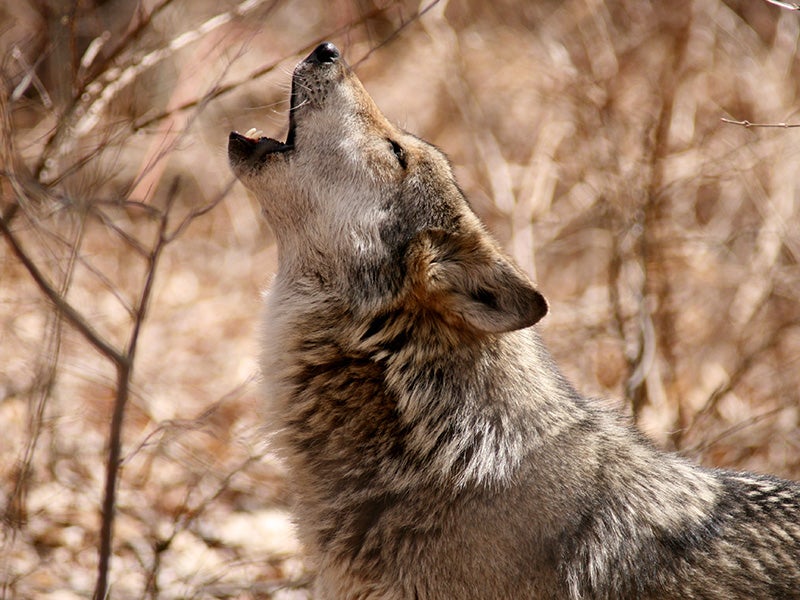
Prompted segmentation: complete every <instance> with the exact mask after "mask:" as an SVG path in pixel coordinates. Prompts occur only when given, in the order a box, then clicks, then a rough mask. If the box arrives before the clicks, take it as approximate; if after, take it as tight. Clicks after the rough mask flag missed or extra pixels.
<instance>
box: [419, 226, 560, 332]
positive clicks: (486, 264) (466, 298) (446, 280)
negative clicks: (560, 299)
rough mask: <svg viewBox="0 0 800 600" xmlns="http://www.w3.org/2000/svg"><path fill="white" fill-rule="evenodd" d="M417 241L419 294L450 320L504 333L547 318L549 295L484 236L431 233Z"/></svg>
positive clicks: (477, 232)
mask: <svg viewBox="0 0 800 600" xmlns="http://www.w3.org/2000/svg"><path fill="white" fill-rule="evenodd" d="M415 242H416V243H415V244H414V246H415V248H414V251H413V252H412V254H413V255H414V263H415V267H416V268H414V269H412V272H414V273H415V275H416V279H417V281H416V285H415V289H416V290H417V291H418V294H417V295H418V297H420V300H422V302H423V303H424V304H425V305H427V307H428V308H430V309H432V310H433V311H435V312H437V313H439V314H441V315H442V316H443V317H444V318H445V319H446V320H448V321H452V322H454V323H455V324H456V325H459V324H460V325H462V326H463V325H466V326H467V327H469V328H471V329H474V330H476V331H477V332H482V333H501V332H504V331H513V330H515V329H522V328H524V327H529V326H531V325H533V324H534V323H536V322H538V321H539V320H540V319H541V318H542V317H544V316H545V315H546V314H547V301H546V300H545V299H544V296H542V295H541V294H540V293H539V292H537V291H536V289H535V288H534V287H533V283H531V281H530V280H529V279H528V277H527V276H526V275H525V274H524V273H523V272H522V271H520V270H519V268H518V267H516V266H515V265H514V264H513V263H511V261H510V260H508V259H507V258H506V257H505V256H504V255H503V254H502V253H501V252H500V251H499V250H497V249H496V248H495V247H494V244H493V243H492V242H491V241H490V240H488V239H487V238H486V235H485V234H484V233H483V232H479V231H475V232H472V231H470V232H467V233H452V232H446V231H442V230H428V231H425V232H423V233H421V234H420V235H419V236H418V237H417V239H416V240H415Z"/></svg>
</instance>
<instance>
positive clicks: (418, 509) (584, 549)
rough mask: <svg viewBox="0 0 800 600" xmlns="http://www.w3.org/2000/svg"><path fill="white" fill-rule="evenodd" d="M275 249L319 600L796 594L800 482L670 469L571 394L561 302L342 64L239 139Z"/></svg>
mask: <svg viewBox="0 0 800 600" xmlns="http://www.w3.org/2000/svg"><path fill="white" fill-rule="evenodd" d="M228 153H229V159H230V163H231V165H232V168H233V170H234V172H235V173H236V175H237V176H238V178H239V180H240V181H241V182H242V183H243V184H244V185H245V186H246V187H247V188H248V189H249V190H251V191H252V192H253V193H254V194H255V196H256V197H257V198H258V200H259V202H260V204H261V206H262V208H263V211H264V214H265V215H266V218H267V220H268V221H269V223H270V224H271V226H272V228H273V230H274V232H275V236H276V238H277V243H278V253H279V266H278V272H277V275H276V277H275V280H274V282H273V284H272V286H271V290H270V292H269V295H268V297H267V300H266V320H265V326H264V331H263V339H262V348H263V354H262V359H261V363H262V370H263V376H264V396H265V399H266V400H265V401H266V403H267V411H266V414H267V419H268V426H269V428H270V429H271V430H272V441H273V444H274V447H275V448H276V449H277V450H278V451H279V452H280V453H281V455H282V456H283V458H284V459H285V461H286V464H287V467H288V469H289V473H290V478H291V485H292V488H293V492H294V498H295V502H296V505H295V510H294V517H295V520H296V523H297V528H298V531H299V535H300V537H301V540H302V542H303V544H304V545H305V548H306V550H307V553H308V556H309V560H310V561H311V564H312V565H313V568H314V570H315V571H316V574H317V575H316V581H315V587H314V592H315V595H316V597H318V598H321V599H352V600H356V599H359V600H366V599H376V600H377V599H381V600H401V599H409V600H411V599H416V600H433V599H469V598H474V599H480V600H489V599H544V598H552V599H570V600H579V599H586V600H588V599H608V600H611V599H615V600H616V599H634V598H636V599H676V600H677V599H682V600H686V599H693V598H697V599H700V598H702V599H711V598H714V599H726V600H731V599H742V600H744V599H754V598H755V599H760V598H776V599H777V598H782V599H786V598H800V484H797V483H793V482H788V481H783V480H780V479H777V478H774V477H770V476H763V475H753V474H748V473H736V472H730V471H722V470H710V469H705V468H701V467H699V466H696V465H693V464H690V463H688V462H686V461H684V460H682V459H681V458H679V457H676V456H674V455H670V454H666V453H663V452H661V451H659V450H657V449H656V448H654V447H653V445H652V444H651V443H650V442H648V441H647V440H646V439H644V438H643V436H642V435H641V434H640V433H638V432H637V431H636V430H635V429H634V428H633V427H632V426H631V425H630V424H629V423H628V422H627V421H626V420H625V419H624V418H623V417H622V416H621V415H618V414H616V413H615V412H613V411H612V410H610V409H608V408H606V407H603V406H600V405H599V404H598V403H596V402H592V401H591V400H589V399H587V398H584V397H583V396H581V395H580V394H579V393H578V392H576V391H575V389H573V387H572V386H571V385H570V384H569V383H568V382H567V381H566V380H565V379H564V377H563V376H562V375H561V374H560V372H559V371H558V369H557V368H556V367H555V365H554V364H553V362H552V360H551V359H550V357H549V355H548V353H547V351H546V350H545V348H544V347H543V345H542V343H541V341H540V339H539V336H538V335H537V333H536V331H535V329H534V328H533V327H532V325H534V324H535V323H536V322H537V321H539V320H540V319H541V318H542V317H544V315H545V314H546V313H547V309H548V307H547V303H546V301H545V299H544V298H543V296H542V295H541V294H540V293H539V292H538V291H537V290H536V288H535V287H534V286H533V284H532V283H531V281H530V280H529V279H528V278H527V277H526V275H525V274H524V273H523V272H522V271H521V270H520V269H519V268H518V267H517V266H515V265H514V263H513V262H511V260H510V259H509V258H508V257H507V256H506V255H505V254H504V253H503V252H502V251H501V250H500V248H499V247H498V244H497V243H496V242H495V241H494V240H493V239H492V238H491V237H490V236H489V235H488V234H487V232H486V231H485V229H484V227H483V226H482V225H481V223H480V222H479V220H478V219H477V217H476V216H475V214H474V213H473V212H472V210H471V209H470V207H469V205H468V203H467V201H466V200H465V198H464V196H463V194H462V192H461V191H460V189H459V188H458V185H457V184H456V182H455V179H454V177H453V172H452V169H451V167H450V165H449V163H448V161H447V159H446V157H445V156H444V155H443V154H442V153H441V152H440V151H439V150H437V149H436V148H434V147H433V146H431V145H430V144H427V143H425V142H424V141H422V140H420V139H418V138H416V137H414V136H413V135H411V134H409V133H407V132H406V131H403V130H402V129H399V128H397V127H396V126H394V125H392V124H391V123H389V122H388V121H387V120H386V118H385V117H384V116H383V115H382V114H381V112H380V111H379V110H378V108H377V107H376V106H375V104H374V103H373V101H372V99H371V98H370V96H369V95H368V94H367V92H366V91H365V90H364V87H363V86H362V85H361V83H360V82H359V80H358V79H357V78H356V76H355V75H354V74H353V72H352V71H351V70H350V68H349V67H348V66H347V64H346V63H345V61H344V60H343V58H342V56H341V54H340V53H339V51H338V50H337V49H336V47H335V46H334V45H333V44H330V43H324V44H321V45H320V46H319V47H317V48H316V49H315V50H314V51H313V52H312V53H311V54H310V55H309V56H308V57H307V58H306V59H305V60H303V61H302V62H301V63H300V64H299V65H298V66H297V68H296V69H295V71H294V76H293V80H292V94H291V111H290V126H289V134H288V138H287V140H286V142H285V143H283V142H279V141H276V140H274V139H270V138H267V137H261V138H258V139H256V138H252V137H248V136H245V135H240V134H238V133H236V132H233V133H231V134H230V139H229V146H228Z"/></svg>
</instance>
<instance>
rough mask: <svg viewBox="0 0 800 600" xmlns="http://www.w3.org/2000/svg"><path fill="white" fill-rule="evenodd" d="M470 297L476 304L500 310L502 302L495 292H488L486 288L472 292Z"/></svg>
mask: <svg viewBox="0 0 800 600" xmlns="http://www.w3.org/2000/svg"><path fill="white" fill-rule="evenodd" d="M469 295H470V297H471V298H472V299H474V300H475V301H476V302H480V303H481V304H485V305H486V306H488V307H489V308H491V309H492V310H499V309H500V301H499V300H498V298H497V296H496V295H495V294H494V292H492V291H491V290H487V289H486V288H478V289H477V290H474V291H472V292H470V294H469Z"/></svg>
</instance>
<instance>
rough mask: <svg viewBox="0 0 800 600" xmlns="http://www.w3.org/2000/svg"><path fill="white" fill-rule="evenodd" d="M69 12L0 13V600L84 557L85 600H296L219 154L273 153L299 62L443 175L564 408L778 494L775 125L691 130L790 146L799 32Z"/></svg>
mask: <svg viewBox="0 0 800 600" xmlns="http://www.w3.org/2000/svg"><path fill="white" fill-rule="evenodd" d="M12 4H13V7H12V6H11V5H12ZM96 4H97V5H98V6H95V2H94V1H93V0H82V1H80V2H77V3H71V2H58V1H55V0H53V1H44V0H42V1H41V2H34V3H30V4H26V3H6V5H3V6H0V23H3V26H2V28H0V49H1V50H2V53H1V54H0V55H1V56H3V57H4V58H3V61H2V65H1V66H2V73H0V75H2V80H1V81H0V85H2V89H0V103H1V104H0V117H2V121H1V122H0V127H2V132H1V133H0V156H1V157H2V158H0V168H2V174H1V176H0V213H1V214H2V225H3V227H2V230H3V232H4V233H3V235H2V237H3V238H4V239H3V240H2V241H0V248H2V250H0V423H2V426H3V427H2V429H3V435H2V438H0V494H2V496H1V497H0V498H1V502H0V511H2V515H3V527H2V531H0V590H2V591H1V592H0V597H2V598H34V597H36V598H58V599H66V598H88V597H91V596H92V595H93V594H95V593H96V591H97V590H98V589H104V588H105V585H106V584H105V582H103V581H100V583H98V581H99V579H98V572H103V571H104V570H105V569H104V568H103V566H102V562H101V563H100V565H99V564H98V560H99V559H98V557H99V556H100V557H104V555H105V557H108V558H110V562H109V569H110V570H109V578H108V584H109V587H108V589H109V592H110V596H111V597H114V598H177V597H188V598H191V597H197V598H207V597H220V598H221V597H226V598H227V597H235V598H270V597H274V598H278V597H281V598H287V597H304V592H303V587H304V584H305V581H306V577H307V575H306V573H305V572H304V569H303V564H302V559H301V557H300V555H299V549H298V547H297V544H296V542H295V540H294V538H293V537H292V533H291V528H290V525H289V521H288V518H287V494H286V490H285V486H284V473H283V472H282V470H281V467H280V465H279V464H278V463H277V462H276V461H275V460H274V457H272V456H271V455H270V454H269V451H268V449H267V448H265V447H264V444H263V441H262V438H261V435H260V432H259V417H258V399H257V390H256V386H255V385H254V378H255V373H256V366H255V356H256V354H257V350H256V348H255V337H256V336H255V332H256V330H257V327H258V312H259V289H260V288H261V287H262V286H263V285H265V284H266V283H267V282H268V281H269V277H270V273H271V272H272V271H273V270H274V266H275V249H274V244H273V238H272V235H271V233H270V232H269V230H268V229H267V228H266V226H265V224H264V223H263V222H262V221H261V219H260V217H259V215H258V210H257V208H256V207H255V206H254V204H253V202H252V201H251V200H250V199H249V198H248V197H247V195H246V194H245V192H244V190H243V189H242V188H241V187H240V186H238V185H234V184H233V182H232V175H231V174H230V172H229V170H228V167H227V164H226V158H225V145H226V137H227V133H228V131H229V130H230V129H239V130H240V131H243V130H247V129H248V128H250V127H251V126H256V127H259V128H261V129H264V130H265V132H266V133H267V134H268V135H272V136H280V135H281V134H282V133H283V132H285V129H286V123H287V117H286V109H287V100H288V98H287V96H288V94H287V89H288V81H289V75H288V72H289V71H290V69H291V68H292V67H293V65H294V63H295V62H296V61H297V60H298V59H299V58H300V57H301V56H302V55H303V54H304V53H305V52H307V51H308V49H310V48H311V47H313V46H314V45H315V44H316V43H317V42H318V41H320V40H322V39H331V40H332V41H334V42H336V43H337V44H338V45H339V46H340V47H341V48H343V50H344V52H345V55H346V56H347V58H348V59H349V60H350V62H351V63H354V64H357V68H358V72H359V74H360V75H361V76H362V79H363V80H364V82H365V84H366V86H367V88H368V89H369V90H370V91H371V92H372V93H373V95H374V97H375V99H376V100H377V102H378V104H379V105H380V106H381V107H382V108H383V109H384V110H385V112H386V113H387V114H388V115H389V116H390V117H391V118H392V119H393V120H395V121H397V122H399V123H400V124H401V125H403V126H405V127H406V128H408V129H409V130H411V131H413V132H415V133H417V134H419V135H421V136H423V137H425V138H427V139H429V140H431V141H433V142H435V143H436V144H437V145H439V146H440V147H442V148H443V149H444V150H445V151H447V152H448V153H449V154H450V156H451V158H452V159H453V162H454V165H455V168H456V171H457V173H458V176H459V178H460V181H461V183H462V186H463V188H464V189H465V191H466V192H467V194H468V196H469V197H470V198H471V200H472V202H473V205H474V207H475V209H476V211H477V212H478V213H479V214H480V215H481V216H482V217H483V218H484V219H485V221H486V222H487V223H488V224H489V226H490V228H491V229H492V230H493V231H494V232H495V233H496V235H497V236H498V238H499V239H500V240H501V241H502V242H503V243H504V244H505V245H506V246H507V247H508V249H509V251H510V252H511V253H512V254H513V255H514V256H515V257H516V258H517V260H518V261H519V262H520V263H521V264H522V265H523V266H524V268H525V269H526V270H528V271H529V272H530V273H531V274H533V275H535V277H536V279H537V281H538V282H539V286H540V288H541V290H542V291H543V292H544V294H545V295H546V296H547V297H548V299H549V300H550V303H551V307H552V312H551V314H550V315H549V316H548V317H547V318H546V319H545V321H544V323H543V332H544V335H545V338H546V339H547V341H548V343H549V345H550V346H551V348H552V349H553V351H554V353H555V354H556V356H557V359H558V360H559V362H560V364H561V365H562V366H563V368H564V370H565V371H566V372H567V374H568V375H569V376H570V378H572V379H573V380H574V381H575V382H576V384H577V385H578V387H579V388H580V389H582V390H584V391H586V392H587V393H590V394H595V395H598V396H602V397H606V398H612V399H619V400H620V401H621V402H622V403H623V408H624V409H625V410H629V411H630V412H631V414H632V415H633V416H634V417H635V418H636V419H637V420H638V422H639V423H640V424H641V426H642V427H643V428H645V429H646V430H647V431H648V432H649V433H650V434H651V435H652V436H653V437H654V438H656V439H657V441H658V442H659V443H660V444H662V445H663V446H665V447H667V448H671V449H675V450H678V451H681V452H683V453H685V454H687V455H689V456H692V457H694V458H696V459H698V460H700V461H701V462H703V463H705V464H714V465H720V466H730V467H737V468H747V469H753V470H758V471H769V472H774V473H778V474H780V475H783V476H787V477H795V478H800V435H799V434H800V413H799V412H798V406H800V402H799V401H800V392H799V391H798V390H800V304H799V303H798V298H800V267H799V266H798V259H800V226H798V217H799V216H800V215H798V211H800V188H798V183H797V181H798V180H797V175H796V173H797V165H798V164H799V163H800V152H798V148H800V145H799V144H798V137H797V136H798V135H800V130H798V129H792V128H760V127H744V126H741V125H735V124H730V123H725V122H722V121H721V119H722V118H727V119H731V120H734V121H744V120H746V121H748V122H750V123H767V124H778V123H784V122H785V123H788V124H795V123H799V122H800V114H798V106H800V101H799V100H798V97H797V94H798V87H799V86H800V64H799V63H798V58H797V57H798V47H797V45H798V40H799V39H800V17H799V16H798V14H797V13H796V12H792V11H787V10H782V9H781V8H780V7H778V6H774V5H772V4H770V3H767V2H763V3H754V2H751V1H748V0H741V1H739V2H737V1H734V0H731V1H729V2H723V1H719V0H711V1H704V2H689V1H688V0H681V1H680V2H669V3H666V2H664V3H641V2H634V1H632V0H606V1H605V2H601V1H599V0H566V1H560V0H559V1H555V0H553V1H542V2H537V3H531V2H513V1H511V0H501V1H499V2H493V3H485V2H481V1H480V0H472V1H470V2H465V3H455V2H453V3H447V2H438V3H435V2H434V3H432V6H431V4H429V3H427V2H423V3H422V4H421V5H416V4H412V3H407V2H393V1H391V0H389V1H386V2H377V1H376V2H369V1H367V0H352V1H348V0H337V1H336V2H333V3H331V2H322V1H321V0H320V1H318V2H297V1H288V0H287V1H284V2H279V1H274V0H273V1H268V0H249V1H247V2H242V3H237V2H233V1H227V2H211V1H210V0H205V1H199V2H194V1H193V2H189V1H188V0H174V1H172V0H148V1H146V2H142V3H141V5H138V4H136V3H134V2H125V1H123V0H120V1H117V2H105V3H99V2H97V3H96ZM428 6H431V8H430V10H428V11H427V12H425V14H424V15H422V16H421V17H420V18H416V16H415V15H416V14H417V13H418V11H420V10H422V9H425V8H427V7H428ZM62 7H65V8H63V9H62ZM106 31H108V32H109V33H108V34H104V32H106ZM387 40H388V41H387ZM384 41H386V43H384ZM95 50H96V53H95ZM92 53H94V56H93V57H92ZM15 245H16V246H15ZM32 273H34V274H38V277H39V280H38V282H37V281H36V280H35V278H34V277H32ZM115 415H116V416H115ZM122 417H124V420H123V419H122ZM115 431H116V432H119V433H120V434H121V435H120V439H119V444H115V443H114V435H113V434H114V432H115ZM115 448H118V449H119V451H120V455H119V461H117V460H114V456H113V451H114V449H115ZM110 452H111V454H110ZM109 457H111V461H110V464H111V468H110V469H107V465H108V463H109ZM109 474H111V475H112V476H113V477H117V478H118V479H117V480H116V481H113V477H112V481H111V483H112V485H111V488H110V490H109V487H108V484H109ZM109 491H111V492H113V494H110V493H109ZM104 502H105V503H106V506H109V504H108V503H109V502H111V503H112V504H113V506H115V508H116V511H115V513H114V514H115V515H116V519H115V527H114V535H113V538H112V537H111V536H109V535H107V534H108V533H110V529H109V528H108V525H109V524H110V519H108V518H106V519H103V518H102V508H103V506H104ZM105 514H106V515H108V514H110V513H109V511H108V510H106V511H105ZM104 523H105V529H104V527H103V524H104ZM104 539H106V540H107V541H108V542H110V545H109V546H108V552H105V551H102V550H101V551H100V552H98V548H103V540H104ZM100 579H102V577H101V578H100Z"/></svg>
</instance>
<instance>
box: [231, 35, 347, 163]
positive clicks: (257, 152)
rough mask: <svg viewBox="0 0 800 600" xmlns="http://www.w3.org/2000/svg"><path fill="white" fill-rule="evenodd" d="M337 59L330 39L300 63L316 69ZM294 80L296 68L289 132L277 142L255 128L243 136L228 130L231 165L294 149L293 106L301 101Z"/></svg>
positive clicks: (335, 49) (334, 47)
mask: <svg viewBox="0 0 800 600" xmlns="http://www.w3.org/2000/svg"><path fill="white" fill-rule="evenodd" d="M340 58H341V54H340V53H339V50H338V48H336V46H334V45H333V44H331V43H330V42H324V43H322V44H320V45H319V46H317V47H316V49H315V50H314V51H313V52H312V53H311V54H309V55H308V56H307V57H306V59H305V60H304V61H303V62H302V63H301V65H305V66H308V67H314V68H316V67H321V66H324V65H330V64H333V63H335V62H337V61H339V59H340ZM297 79H298V72H297V70H296V71H295V76H294V77H293V78H292V94H291V98H290V107H289V133H288V134H287V135H286V141H285V142H280V141H278V140H275V139H272V138H269V137H265V136H261V135H260V133H261V132H259V131H258V130H256V129H255V128H253V129H250V130H248V131H247V132H246V133H245V134H244V135H243V134H241V133H239V132H238V131H231V133H230V135H229V136H228V158H229V160H230V162H231V164H232V165H235V166H238V165H242V164H243V163H249V164H250V165H252V166H256V165H259V164H262V163H263V162H264V161H265V160H266V158H267V157H268V156H270V155H272V154H280V153H284V152H288V151H289V150H292V149H293V148H294V139H295V138H294V134H295V127H296V123H295V116H296V114H297V108H298V107H299V106H301V105H302V104H303V101H302V100H301V98H300V93H299V87H298V83H297Z"/></svg>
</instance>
